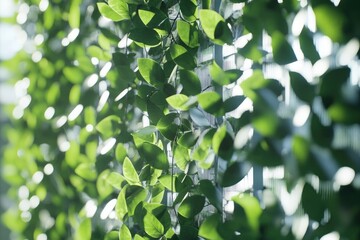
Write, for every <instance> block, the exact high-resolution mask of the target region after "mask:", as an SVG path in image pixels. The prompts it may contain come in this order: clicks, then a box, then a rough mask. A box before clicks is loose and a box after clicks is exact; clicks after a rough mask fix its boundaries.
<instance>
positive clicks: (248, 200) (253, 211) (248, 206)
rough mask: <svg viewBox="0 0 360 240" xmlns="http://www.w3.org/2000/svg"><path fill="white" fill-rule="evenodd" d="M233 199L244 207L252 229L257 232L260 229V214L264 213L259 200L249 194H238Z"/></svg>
mask: <svg viewBox="0 0 360 240" xmlns="http://www.w3.org/2000/svg"><path fill="white" fill-rule="evenodd" d="M232 200H233V201H234V202H235V203H236V204H238V205H239V206H241V207H242V208H243V209H244V211H245V214H246V217H247V221H248V223H249V226H250V227H251V229H252V230H253V231H255V232H257V231H259V227H260V216H261V213H262V209H261V206H260V203H259V201H258V200H257V199H256V198H255V197H254V196H251V195H249V194H241V195H237V196H235V197H233V198H232Z"/></svg>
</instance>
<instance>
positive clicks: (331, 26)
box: [314, 3, 347, 42]
mask: <svg viewBox="0 0 360 240" xmlns="http://www.w3.org/2000/svg"><path fill="white" fill-rule="evenodd" d="M314 13H315V18H316V25H317V26H318V28H319V29H320V31H322V32H323V33H324V34H325V35H327V36H328V37H329V38H331V40H333V41H334V42H343V41H344V40H345V37H344V36H345V34H344V32H343V29H344V26H345V23H346V21H347V20H346V19H347V18H346V16H344V15H343V14H342V12H341V11H340V10H338V9H337V8H336V7H335V6H334V5H332V4H331V3H328V4H321V5H319V6H317V7H315V8H314Z"/></svg>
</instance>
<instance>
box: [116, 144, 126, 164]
mask: <svg viewBox="0 0 360 240" xmlns="http://www.w3.org/2000/svg"><path fill="white" fill-rule="evenodd" d="M126 156H127V153H126V148H125V146H124V144H122V143H118V144H117V145H116V148H115V158H116V160H117V161H119V162H120V163H122V162H123V161H124V159H125V157H126Z"/></svg>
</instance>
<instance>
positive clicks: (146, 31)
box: [129, 27, 161, 47]
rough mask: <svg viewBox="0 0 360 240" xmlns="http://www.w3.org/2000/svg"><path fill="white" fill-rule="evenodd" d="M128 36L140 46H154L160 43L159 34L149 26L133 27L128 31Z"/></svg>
mask: <svg viewBox="0 0 360 240" xmlns="http://www.w3.org/2000/svg"><path fill="white" fill-rule="evenodd" d="M129 38H130V39H132V40H134V41H135V42H136V43H138V45H139V46H140V47H145V46H150V47H155V46H157V45H159V44H160V42H161V39H160V35H159V34H158V33H157V32H156V31H155V30H154V29H151V28H146V27H140V28H134V29H132V30H131V31H130V32H129Z"/></svg>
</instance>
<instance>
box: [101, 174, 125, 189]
mask: <svg viewBox="0 0 360 240" xmlns="http://www.w3.org/2000/svg"><path fill="white" fill-rule="evenodd" d="M105 180H106V182H107V183H108V184H110V185H111V186H113V187H114V188H116V189H119V190H121V188H122V186H123V183H124V182H125V181H126V180H125V178H124V177H123V176H122V175H121V174H120V173H117V172H111V173H110V174H109V175H107V177H106V178H105Z"/></svg>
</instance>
